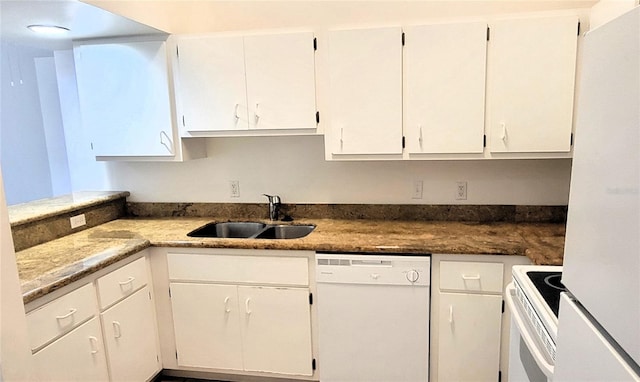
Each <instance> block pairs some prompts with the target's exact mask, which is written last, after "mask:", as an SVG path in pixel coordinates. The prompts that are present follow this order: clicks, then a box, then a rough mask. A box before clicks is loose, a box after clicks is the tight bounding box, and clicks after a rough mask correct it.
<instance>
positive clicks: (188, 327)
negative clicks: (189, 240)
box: [170, 283, 243, 370]
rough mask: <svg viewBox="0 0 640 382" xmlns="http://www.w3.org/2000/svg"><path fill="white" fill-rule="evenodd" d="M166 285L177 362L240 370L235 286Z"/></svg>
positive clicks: (240, 351) (194, 365) (195, 365)
mask: <svg viewBox="0 0 640 382" xmlns="http://www.w3.org/2000/svg"><path fill="white" fill-rule="evenodd" d="M170 285H171V286H170V287H171V304H172V308H173V323H174V329H175V335H176V347H177V357H178V365H179V366H190V367H206V368H214V369H232V370H242V369H243V364H242V344H241V343H240V341H239V339H240V319H239V312H238V310H239V309H238V293H237V287H236V286H235V285H215V284H186V283H171V284H170Z"/></svg>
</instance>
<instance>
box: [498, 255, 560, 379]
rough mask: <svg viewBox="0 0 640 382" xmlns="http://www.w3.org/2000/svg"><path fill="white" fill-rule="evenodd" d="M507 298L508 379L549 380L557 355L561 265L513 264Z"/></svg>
mask: <svg viewBox="0 0 640 382" xmlns="http://www.w3.org/2000/svg"><path fill="white" fill-rule="evenodd" d="M512 274H513V282H512V283H511V284H509V285H508V286H507V289H506V300H507V304H508V305H509V310H510V311H511V320H512V321H511V344H510V345H511V348H510V356H509V380H511V381H533V380H536V381H539V380H542V381H544V380H551V377H552V375H553V368H554V364H555V358H556V339H557V334H558V309H559V305H560V293H561V292H563V291H566V288H565V287H564V285H562V283H561V282H560V279H561V277H562V267H561V266H528V265H524V266H514V267H513V269H512Z"/></svg>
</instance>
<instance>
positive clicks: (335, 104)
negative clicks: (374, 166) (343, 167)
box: [326, 28, 402, 155]
mask: <svg viewBox="0 0 640 382" xmlns="http://www.w3.org/2000/svg"><path fill="white" fill-rule="evenodd" d="M329 72H330V86H331V90H330V99H331V116H330V123H329V126H330V127H329V129H330V130H329V131H327V132H326V134H327V135H328V137H327V144H328V145H330V147H331V153H332V154H334V155H335V154H402V30H401V29H400V28H379V29H362V30H340V31H332V32H330V33H329Z"/></svg>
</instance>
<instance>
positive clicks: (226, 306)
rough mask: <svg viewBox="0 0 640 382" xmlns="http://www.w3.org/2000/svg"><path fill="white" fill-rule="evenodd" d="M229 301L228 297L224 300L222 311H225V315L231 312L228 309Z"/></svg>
mask: <svg viewBox="0 0 640 382" xmlns="http://www.w3.org/2000/svg"><path fill="white" fill-rule="evenodd" d="M229 300H230V297H229V296H227V298H225V299H224V311H225V313H229V312H231V308H229Z"/></svg>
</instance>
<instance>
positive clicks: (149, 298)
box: [149, 292, 151, 300]
mask: <svg viewBox="0 0 640 382" xmlns="http://www.w3.org/2000/svg"><path fill="white" fill-rule="evenodd" d="M149 300H151V292H149Z"/></svg>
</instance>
